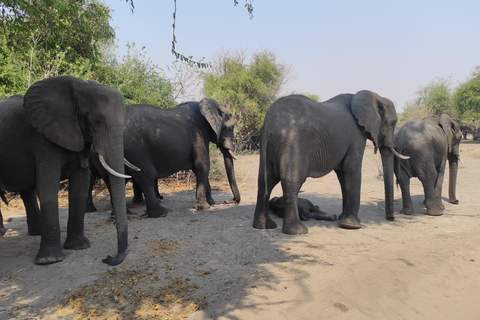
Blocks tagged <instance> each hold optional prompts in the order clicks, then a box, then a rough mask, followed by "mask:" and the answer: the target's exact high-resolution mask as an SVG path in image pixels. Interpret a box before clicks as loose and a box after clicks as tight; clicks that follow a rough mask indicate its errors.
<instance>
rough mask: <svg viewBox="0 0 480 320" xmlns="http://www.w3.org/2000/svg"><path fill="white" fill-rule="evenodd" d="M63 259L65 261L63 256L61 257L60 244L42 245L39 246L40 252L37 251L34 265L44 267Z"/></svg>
mask: <svg viewBox="0 0 480 320" xmlns="http://www.w3.org/2000/svg"><path fill="white" fill-rule="evenodd" d="M63 259H65V256H64V255H63V252H62V248H60V244H55V245H43V246H40V250H38V253H37V257H36V258H35V263H36V264H41V265H44V264H51V263H55V262H60V261H63Z"/></svg>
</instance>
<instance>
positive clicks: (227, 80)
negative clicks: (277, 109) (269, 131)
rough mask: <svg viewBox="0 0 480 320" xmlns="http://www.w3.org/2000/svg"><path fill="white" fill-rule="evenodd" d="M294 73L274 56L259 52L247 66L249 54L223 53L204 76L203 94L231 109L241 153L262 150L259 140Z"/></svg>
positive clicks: (242, 52) (241, 52) (270, 53)
mask: <svg viewBox="0 0 480 320" xmlns="http://www.w3.org/2000/svg"><path fill="white" fill-rule="evenodd" d="M289 73H290V71H289V69H288V67H287V66H285V65H284V64H282V63H280V62H278V59H277V57H276V56H275V54H274V53H272V52H269V51H262V52H256V53H254V54H253V56H252V59H251V60H250V61H249V62H248V63H247V62H246V54H245V51H237V52H233V53H232V52H223V53H221V54H220V55H218V56H217V58H216V59H215V61H214V63H213V65H212V68H211V69H210V70H208V71H206V72H205V73H204V77H203V78H204V87H203V92H204V94H205V95H206V96H208V97H211V98H213V99H216V100H217V101H218V102H219V103H221V104H223V105H225V106H226V107H227V108H229V109H230V110H231V111H232V113H233V116H234V120H235V139H236V143H237V145H238V146H239V147H240V148H241V149H255V148H257V147H258V136H259V132H260V128H261V126H262V123H263V119H264V117H265V113H266V110H267V108H268V107H269V106H270V104H271V103H272V102H273V101H275V99H276V98H277V95H278V94H279V92H280V89H281V87H282V85H283V84H285V82H286V81H287V79H288V75H289Z"/></svg>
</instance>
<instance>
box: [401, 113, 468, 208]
mask: <svg viewBox="0 0 480 320" xmlns="http://www.w3.org/2000/svg"><path fill="white" fill-rule="evenodd" d="M461 138H462V132H461V131H460V126H459V124H458V123H457V122H456V121H454V120H452V118H450V116H448V115H446V114H442V115H440V116H430V117H426V118H423V119H421V120H418V119H416V120H410V121H406V122H402V123H401V124H399V127H398V129H397V131H396V132H395V147H396V148H397V150H398V151H399V152H401V153H403V154H405V155H409V156H410V159H409V160H400V159H395V169H394V170H395V175H396V177H397V184H399V185H400V188H401V190H402V201H403V208H402V209H401V211H400V212H401V213H403V214H413V213H414V211H413V203H412V199H411V197H410V178H412V177H417V178H418V179H419V180H420V181H421V182H422V185H423V190H424V193H425V206H426V207H427V214H429V215H432V216H439V215H442V214H443V210H444V209H445V206H444V205H443V204H442V184H443V178H444V174H445V165H446V162H447V158H448V162H449V167H450V170H449V171H450V173H449V176H450V181H449V200H450V202H451V203H453V204H458V200H457V197H456V194H455V188H456V183H457V171H458V160H459V152H460V140H461Z"/></svg>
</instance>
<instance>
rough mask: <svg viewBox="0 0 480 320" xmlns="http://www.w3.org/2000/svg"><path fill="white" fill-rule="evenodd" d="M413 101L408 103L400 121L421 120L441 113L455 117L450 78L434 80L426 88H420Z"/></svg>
mask: <svg viewBox="0 0 480 320" xmlns="http://www.w3.org/2000/svg"><path fill="white" fill-rule="evenodd" d="M415 95H416V97H415V98H414V99H413V101H410V102H408V104H407V107H406V108H405V110H404V112H403V115H402V118H401V120H407V119H409V118H412V117H418V118H423V117H425V116H428V115H431V114H436V115H440V114H442V113H445V114H448V115H450V116H451V117H456V110H455V109H454V108H453V104H452V89H451V80H450V78H436V79H434V80H432V81H430V82H429V83H428V84H427V85H426V86H424V87H420V89H419V90H417V92H416V93H415Z"/></svg>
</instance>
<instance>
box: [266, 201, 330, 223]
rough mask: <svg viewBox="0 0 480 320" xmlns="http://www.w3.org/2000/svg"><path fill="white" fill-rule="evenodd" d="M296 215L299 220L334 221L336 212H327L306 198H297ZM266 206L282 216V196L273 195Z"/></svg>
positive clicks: (283, 203)
mask: <svg viewBox="0 0 480 320" xmlns="http://www.w3.org/2000/svg"><path fill="white" fill-rule="evenodd" d="M297 205H298V216H299V217H300V220H304V221H308V220H311V219H315V220H328V221H335V220H337V215H336V214H329V213H326V212H323V211H321V210H320V208H319V207H318V206H316V205H314V204H313V203H311V202H310V200H308V199H303V198H298V199H297ZM268 207H269V209H270V210H272V211H273V213H275V214H277V215H278V216H279V217H281V218H283V217H284V215H285V200H284V198H283V197H274V198H272V199H271V200H270V202H269V203H268Z"/></svg>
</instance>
